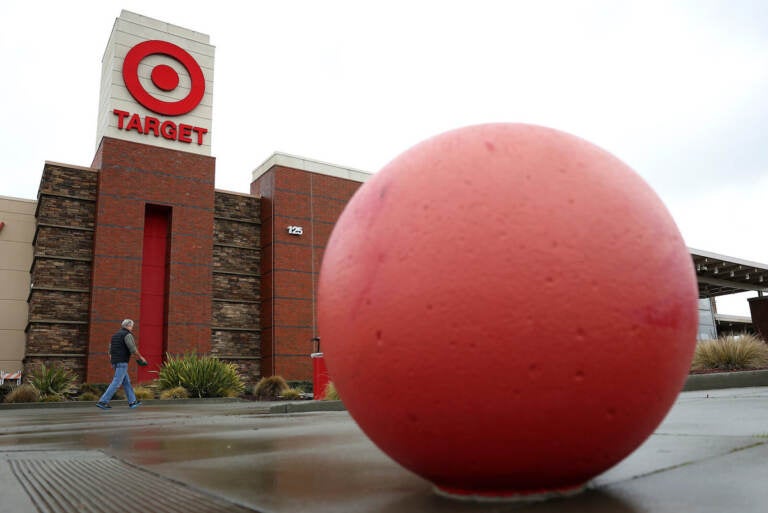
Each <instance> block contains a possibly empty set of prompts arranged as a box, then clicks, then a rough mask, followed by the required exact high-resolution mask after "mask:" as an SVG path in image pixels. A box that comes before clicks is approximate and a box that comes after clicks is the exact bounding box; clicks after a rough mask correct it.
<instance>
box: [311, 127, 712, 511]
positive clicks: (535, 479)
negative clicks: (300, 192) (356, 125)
mask: <svg viewBox="0 0 768 513" xmlns="http://www.w3.org/2000/svg"><path fill="white" fill-rule="evenodd" d="M696 298H697V288H696V278H695V274H694V271H693V266H692V263H691V258H690V255H689V254H688V251H687V248H686V246H685V244H684V243H683V240H682V238H681V236H680V233H679V231H678V230H677V227H676V226H675V223H674V222H673V220H672V218H671V217H670V215H669V213H668V212H667V210H666V208H665V207H664V205H663V204H662V202H661V201H660V200H659V198H658V197H657V196H656V194H655V193H654V192H653V191H652V190H651V188H650V187H649V186H648V185H647V184H646V183H645V182H644V181H643V180H642V179H641V178H640V177H639V176H638V175H637V174H636V173H635V172H633V171H632V170H631V169H630V168H629V167H628V166H626V165H625V164H624V163H622V162H621V161H619V160H618V159H617V158H615V157H614V156H612V155H611V154H609V153H607V152H605V151H604V150H602V149H600V148H598V147H596V146H594V145H592V144H591V143H589V142H586V141H584V140H582V139H580V138H577V137H574V136H572V135H569V134H566V133H563V132H559V131H556V130H552V129H548V128H544V127H538V126H531V125H523V124H488V125H479V126H473V127H467V128H463V129H459V130H455V131H451V132H447V133H444V134H442V135H438V136H436V137H434V138H432V139H429V140H426V141H424V142H422V143H420V144H418V145H416V146H414V147H413V148H411V149H409V150H408V151H406V152H405V153H403V154H402V155H400V156H399V157H397V158H396V159H395V160H393V161H392V162H391V163H390V164H388V165H387V166H386V167H384V168H383V169H382V170H381V171H380V172H378V173H377V174H376V175H374V176H373V177H372V178H371V179H370V180H369V181H368V182H367V183H365V184H364V185H363V186H362V187H361V188H360V189H359V190H358V192H357V193H356V194H355V195H354V196H353V198H352V199H351V201H350V202H349V204H348V205H347V207H346V209H345V210H344V212H343V213H342V215H341V217H340V218H339V220H338V222H337V224H336V226H335V228H334V230H333V233H332V235H331V238H330V240H329V242H328V246H327V248H326V251H325V256H324V259H323V264H322V270H321V274H320V284H319V306H318V309H319V326H320V332H321V335H322V338H323V349H324V353H325V356H326V358H327V364H328V370H329V373H330V376H331V379H332V380H333V382H334V384H335V385H336V387H337V390H338V391H339V395H340V396H341V398H342V399H343V401H344V404H345V405H346V407H347V409H348V410H349V412H350V414H351V415H352V417H353V418H354V419H355V420H356V421H357V423H358V424H359V425H360V427H361V428H362V429H363V431H364V432H365V433H366V434H367V435H368V436H369V437H370V438H371V440H372V441H373V442H374V443H376V445H378V446H379V447H380V448H381V449H382V450H383V451H384V452H385V453H387V454H388V455H389V456H391V457H392V458H393V459H395V460H396V461H397V462H399V463H400V464H402V465H403V466H404V467H406V468H408V469H410V470H412V471H413V472H415V473H417V474H419V475H421V476H422V477H424V478H426V479H428V480H430V481H431V482H433V483H435V485H436V486H437V487H438V488H439V489H441V490H443V491H445V492H448V493H453V494H460V495H461V494H469V495H489V496H505V495H516V494H520V495H527V494H536V493H539V492H547V491H567V490H573V489H578V488H579V487H581V486H582V485H583V484H584V483H585V482H587V481H588V480H589V479H590V478H592V477H594V476H596V475H597V474H599V473H601V472H603V471H604V470H606V469H608V468H609V467H611V466H612V465H614V464H615V463H617V462H618V461H620V460H621V459H623V458H624V457H625V456H627V455H628V454H630V453H631V452H632V451H633V450H634V449H635V448H636V447H637V446H638V445H640V443H642V442H643V441H644V440H645V439H646V438H647V437H648V436H649V435H650V434H651V433H652V432H653V430H654V429H655V428H656V426H657V425H658V424H659V423H660V422H661V420H662V419H663V417H664V416H665V414H666V413H667V411H668V410H669V408H670V407H671V405H672V403H673V402H674V400H675V398H676V396H677V394H678V392H679V391H680V389H681V387H682V385H683V382H684V380H685V377H686V375H687V372H688V369H689V365H690V361H691V358H692V354H693V350H694V346H695V341H696V330H697V323H698V319H697V305H696Z"/></svg>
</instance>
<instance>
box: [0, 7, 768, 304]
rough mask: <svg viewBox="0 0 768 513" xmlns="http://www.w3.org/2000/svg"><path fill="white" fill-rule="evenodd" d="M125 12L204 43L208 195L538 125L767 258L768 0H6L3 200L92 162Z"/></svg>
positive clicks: (707, 240) (367, 165)
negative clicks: (429, 143)
mask: <svg viewBox="0 0 768 513" xmlns="http://www.w3.org/2000/svg"><path fill="white" fill-rule="evenodd" d="M121 9H127V10H130V11H134V12H137V13H139V14H143V15H146V16H150V17H153V18H157V19H160V20H162V21H167V22H169V23H173V24H175V25H180V26H183V27H185V28H189V29H192V30H196V31H198V32H203V33H205V34H208V35H210V37H211V43H212V44H213V45H214V46H215V47H216V67H215V71H214V92H213V129H212V130H211V136H212V144H213V145H212V152H213V156H215V157H216V159H217V166H216V170H217V176H216V186H217V188H220V189H227V190H233V191H241V192H247V191H248V187H249V182H250V173H251V171H252V170H253V169H254V168H255V167H257V166H258V165H259V164H261V163H262V162H263V161H264V160H266V159H267V158H268V157H269V156H270V155H271V154H272V153H273V152H275V151H281V152H285V153H290V154H294V155H299V156H302V157H307V158H311V159H316V160H321V161H325V162H330V163H332V164H337V165H341V166H346V167H353V168H358V169H362V170H365V171H371V172H375V171H376V170H378V169H380V168H381V167H382V166H383V165H384V164H386V163H387V162H388V161H389V160H391V159H392V158H394V157H395V156H396V155H398V154H399V153H400V152H402V151H404V150H405V149H407V148H409V147H410V146H412V145H413V144H415V143H417V142H419V141H420V140H422V139H424V138H427V137H429V136H432V135H435V134H438V133H440V132H443V131H446V130H450V129H453V128H458V127H460V126H465V125H470V124H476V123H485V122H499V121H502V122H525V123H535V124H540V125H546V126H550V127H553V128H557V129H559V130H564V131H567V132H570V133H573V134H575V135H578V136H580V137H583V138H585V139H587V140H589V141H591V142H593V143H595V144H597V145H599V146H601V147H603V148H604V149H606V150H608V151H610V152H612V153H613V154H615V155H616V156H618V157H619V158H620V159H622V160H624V161H625V162H626V163H627V164H629V165H630V166H632V167H633V168H634V169H635V170H636V171H637V172H638V173H639V174H640V175H641V176H643V177H644V178H645V179H646V181H648V183H649V184H650V185H651V186H652V187H653V188H654V189H655V190H656V192H657V193H658V194H659V196H660V197H661V198H662V200H663V201H664V202H665V204H666V205H667V207H668V208H669V210H670V212H671V213H672V215H673V217H674V218H675V220H676V222H677V224H678V226H679V228H680V231H681V233H682V234H683V237H684V239H685V241H686V243H687V244H688V246H690V247H693V248H697V249H704V250H707V251H712V252H716V253H722V254H726V255H730V256H735V257H740V258H743V259H747V260H753V261H757V262H768V240H767V238H766V237H767V236H766V233H767V231H766V229H765V226H764V219H765V218H766V198H768V144H766V137H767V135H766V134H768V94H766V91H768V2H764V1H759V0H754V1H748V0H729V1H725V0H723V1H706V0H691V1H658V2H657V1H649V0H644V1H637V2H630V1H620V0H616V1H576V0H562V1H556V0H551V1H546V0H544V1H512V0H507V1H485V0H466V1H463V2H453V1H446V0H443V1H432V0H424V1H417V0H410V1H398V0H388V1H381V2H365V1H337V0H323V1H280V2H278V1H252V2H237V3H235V2H226V1H219V2H212V1H210V0H206V1H195V0H185V1H167V0H164V1H157V0H151V1H144V0H125V1H112V0H102V1H98V2H96V1H82V0H81V1H78V0H73V1H71V2H60V1H29V0H26V1H18V0H4V1H3V2H2V3H0V57H1V58H2V62H3V66H4V69H5V73H3V80H0V115H1V116H2V118H0V119H2V123H0V141H2V154H1V155H0V176H2V186H1V187H0V195H4V196H16V197H24V198H34V197H35V196H36V193H37V186H38V183H39V180H40V174H41V171H42V167H43V163H44V161H45V160H52V161H58V162H64V163H67V164H75V165H82V166H88V165H90V163H91V160H92V157H93V154H94V151H95V144H96V141H95V138H96V119H97V109H98V102H99V86H100V73H101V57H102V53H103V51H104V49H105V47H106V44H107V40H108V37H109V34H110V32H111V30H112V25H113V23H114V20H115V18H117V17H118V16H119V14H120V10H121ZM744 303H746V302H744ZM747 311H748V310H747ZM737 313H738V312H737Z"/></svg>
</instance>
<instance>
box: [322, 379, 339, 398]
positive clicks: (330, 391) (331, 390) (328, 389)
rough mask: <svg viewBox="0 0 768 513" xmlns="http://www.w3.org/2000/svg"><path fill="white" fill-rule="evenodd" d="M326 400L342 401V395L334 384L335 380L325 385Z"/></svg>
mask: <svg viewBox="0 0 768 513" xmlns="http://www.w3.org/2000/svg"><path fill="white" fill-rule="evenodd" d="M323 400H324V401H340V400H341V397H339V392H338V391H337V390H336V385H334V384H333V381H329V382H328V384H327V385H325V395H324V396H323Z"/></svg>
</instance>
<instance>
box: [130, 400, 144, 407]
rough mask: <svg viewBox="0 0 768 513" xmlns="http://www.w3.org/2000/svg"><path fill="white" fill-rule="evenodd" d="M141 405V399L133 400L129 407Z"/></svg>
mask: <svg viewBox="0 0 768 513" xmlns="http://www.w3.org/2000/svg"><path fill="white" fill-rule="evenodd" d="M139 406H141V401H133V402H132V403H128V408H138V407H139Z"/></svg>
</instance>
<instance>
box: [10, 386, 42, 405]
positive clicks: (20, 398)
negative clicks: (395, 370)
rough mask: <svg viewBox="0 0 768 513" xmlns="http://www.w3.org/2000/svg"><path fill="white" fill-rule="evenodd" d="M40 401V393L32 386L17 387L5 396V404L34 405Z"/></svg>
mask: <svg viewBox="0 0 768 513" xmlns="http://www.w3.org/2000/svg"><path fill="white" fill-rule="evenodd" d="M39 400H40V391H39V390H38V389H36V388H35V387H34V386H33V385H30V384H29V383H25V384H23V385H19V386H17V387H16V388H14V389H13V390H11V391H10V392H8V394H7V395H6V396H5V402H6V403H36V402H38V401H39Z"/></svg>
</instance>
